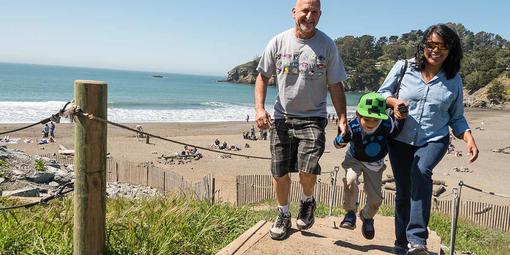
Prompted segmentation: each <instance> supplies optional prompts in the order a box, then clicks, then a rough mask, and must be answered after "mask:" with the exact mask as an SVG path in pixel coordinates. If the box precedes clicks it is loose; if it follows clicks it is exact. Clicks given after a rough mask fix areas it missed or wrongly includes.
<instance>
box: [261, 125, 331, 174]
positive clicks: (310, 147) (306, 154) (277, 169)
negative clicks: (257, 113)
mask: <svg viewBox="0 0 510 255" xmlns="http://www.w3.org/2000/svg"><path fill="white" fill-rule="evenodd" d="M327 124H328V120H327V119H326V118H320V117H314V118H286V119H276V120H274V121H273V123H272V125H271V173H272V174H273V176H274V177H282V176H284V175H286V174H288V173H289V172H298V171H302V172H306V173H311V174H315V175H319V174H320V173H321V167H320V165H319V159H320V158H321V156H322V154H323V153H324V149H325V146H326V135H325V131H324V128H325V127H326V125H327Z"/></svg>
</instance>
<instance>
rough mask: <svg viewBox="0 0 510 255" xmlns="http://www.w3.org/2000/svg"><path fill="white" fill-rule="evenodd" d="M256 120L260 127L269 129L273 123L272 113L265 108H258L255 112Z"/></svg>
mask: <svg viewBox="0 0 510 255" xmlns="http://www.w3.org/2000/svg"><path fill="white" fill-rule="evenodd" d="M255 122H256V123H257V127H258V128H259V129H268V128H269V125H271V115H270V114H269V113H268V112H267V111H266V110H265V109H263V108H262V109H257V110H256V113H255Z"/></svg>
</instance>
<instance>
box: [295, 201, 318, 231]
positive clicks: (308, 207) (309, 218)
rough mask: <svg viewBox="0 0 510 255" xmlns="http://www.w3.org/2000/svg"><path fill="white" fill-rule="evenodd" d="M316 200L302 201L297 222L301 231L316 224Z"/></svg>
mask: <svg viewBox="0 0 510 255" xmlns="http://www.w3.org/2000/svg"><path fill="white" fill-rule="evenodd" d="M315 206H316V205H315V198H312V200H307V201H301V204H300V205H299V213H298V217H297V221H296V225H297V228H298V229H299V230H306V229H309V228H311V227H312V226H313V223H314V222H315V216H314V214H315Z"/></svg>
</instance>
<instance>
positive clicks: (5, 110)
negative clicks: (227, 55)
mask: <svg viewBox="0 0 510 255" xmlns="http://www.w3.org/2000/svg"><path fill="white" fill-rule="evenodd" d="M65 103H66V102H63V101H62V102H61V101H48V102H0V123H32V122H37V121H40V120H42V119H45V118H48V117H50V116H51V115H52V114H55V113H57V112H58V111H59V110H60V109H61V108H62V107H63V106H64V105H65ZM208 103H211V102H208ZM272 108H273V107H272V105H267V106H266V109H268V112H269V113H270V114H271V115H273V110H272ZM354 110H355V109H354V107H348V116H352V114H353V113H354ZM328 112H330V113H334V108H333V107H332V106H329V107H328ZM246 115H249V116H250V120H254V119H255V110H254V109H253V106H241V105H233V104H229V103H222V102H214V106H210V108H207V107H206V108H203V109H176V110H172V109H168V110H162V109H157V110H156V109H154V110H151V109H125V108H108V119H109V120H111V121H115V122H121V123H135V122H136V123H139V122H140V123H143V122H217V121H244V120H246ZM62 122H69V121H68V120H62Z"/></svg>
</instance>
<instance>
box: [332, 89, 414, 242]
mask: <svg viewBox="0 0 510 255" xmlns="http://www.w3.org/2000/svg"><path fill="white" fill-rule="evenodd" d="M385 110H386V101H385V100H384V98H383V97H382V96H381V95H379V94H377V93H368V94H365V95H363V96H362V97H361V99H360V101H359V103H358V106H357V109H356V118H354V119H352V120H351V121H349V124H348V125H347V127H348V130H347V134H346V136H345V137H342V136H340V135H338V136H337V137H336V138H335V141H334V144H335V147H336V148H342V147H344V146H345V145H346V143H349V148H348V149H347V151H346V153H345V159H344V161H343V162H342V167H343V168H344V169H345V178H344V200H343V208H344V210H346V211H347V214H346V215H345V218H344V219H343V221H342V222H341V223H340V226H341V227H343V228H348V229H354V228H356V213H355V210H356V207H357V201H358V193H359V189H358V184H359V180H358V178H359V176H360V175H361V173H363V180H364V190H365V193H366V194H367V202H366V204H365V206H364V207H363V209H362V210H361V211H360V212H359V216H360V219H361V222H362V223H363V225H362V229H361V233H363V236H364V237H365V238H366V239H373V238H374V236H375V229H374V219H373V218H374V216H375V214H376V213H377V210H378V209H379V206H380V205H381V203H382V200H383V197H382V191H381V186H382V173H383V171H384V169H386V165H385V164H384V157H385V156H386V154H387V153H388V149H387V147H386V145H387V141H388V139H389V138H392V137H395V136H396V135H397V134H398V133H399V132H400V130H401V129H402V127H403V125H404V120H396V119H394V117H393V116H391V117H388V115H387V114H386V112H385ZM339 133H340V130H339Z"/></svg>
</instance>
